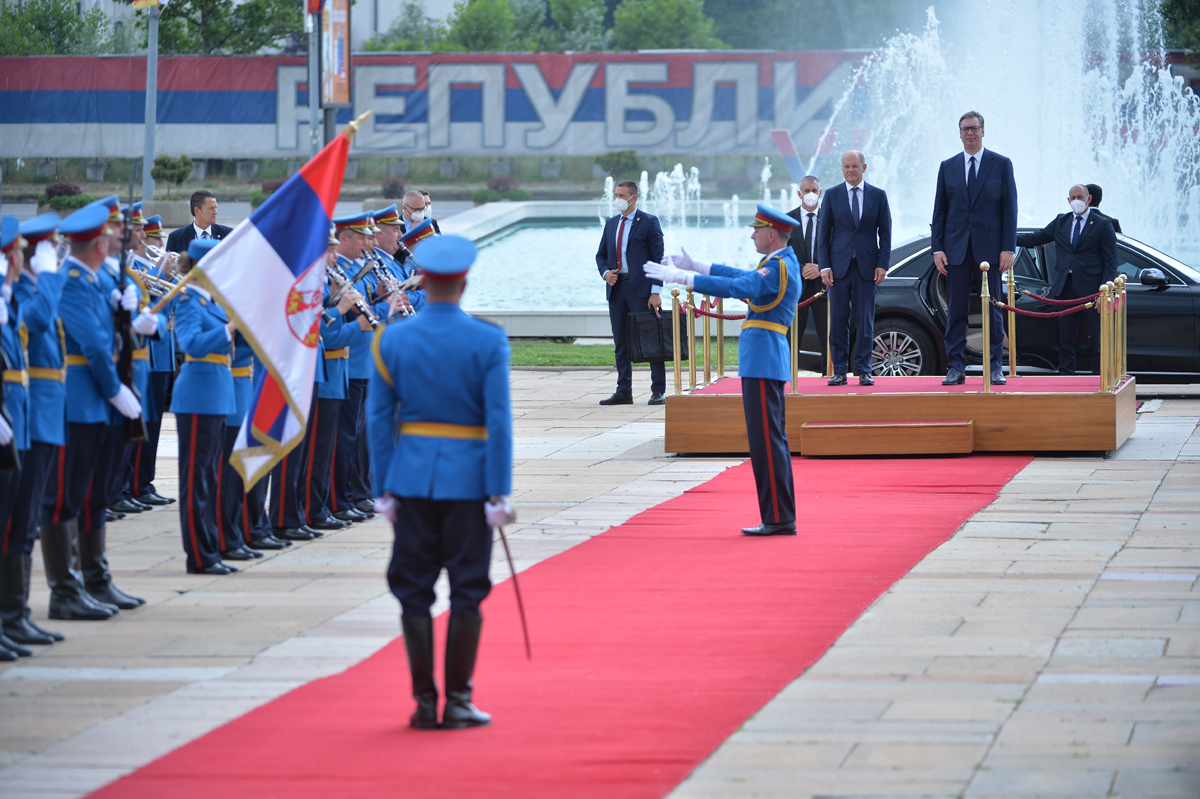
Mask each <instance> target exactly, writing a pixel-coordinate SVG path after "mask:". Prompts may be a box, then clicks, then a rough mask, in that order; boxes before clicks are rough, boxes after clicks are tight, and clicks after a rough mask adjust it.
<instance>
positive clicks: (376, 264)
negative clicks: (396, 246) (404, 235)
mask: <svg viewBox="0 0 1200 799" xmlns="http://www.w3.org/2000/svg"><path fill="white" fill-rule="evenodd" d="M400 246H401V247H403V246H404V245H403V244H401V245H400ZM405 249H407V248H405ZM363 256H364V258H365V259H366V261H367V262H368V263H370V264H371V271H372V272H373V273H374V274H375V279H376V281H378V284H379V285H380V286H383V287H385V288H386V289H387V291H386V292H385V293H384V294H381V295H378V296H379V299H380V300H381V301H382V300H386V299H387V298H388V297H390V296H392V295H393V294H395V293H397V292H399V291H400V290H401V289H400V286H399V285H397V283H396V278H395V276H394V275H392V273H391V272H389V271H388V270H387V267H386V266H384V264H383V259H382V258H380V257H379V255H378V254H377V253H375V252H374V251H369V252H364V253H363ZM402 315H403V316H411V315H412V311H409V310H408V307H407V306H405V311H404V313H403V314H402Z"/></svg>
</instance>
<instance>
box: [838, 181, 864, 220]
mask: <svg viewBox="0 0 1200 799" xmlns="http://www.w3.org/2000/svg"><path fill="white" fill-rule="evenodd" d="M858 185H859V186H860V187H862V194H861V196H860V197H859V200H860V202H862V213H863V215H864V216H865V215H866V212H867V188H866V185H865V184H863V183H859V184H858ZM842 196H843V199H842V210H843V211H844V212H845V214H846V216H847V217H848V218H849V219H850V229H851V230H854V231H857V230H858V220H857V219H855V218H854V211H853V210H851V208H850V184H848V183H843V184H842Z"/></svg>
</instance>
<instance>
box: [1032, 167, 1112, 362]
mask: <svg viewBox="0 0 1200 799" xmlns="http://www.w3.org/2000/svg"><path fill="white" fill-rule="evenodd" d="M1091 200H1092V198H1091V196H1089V194H1088V190H1087V187H1086V186H1085V185H1083V184H1079V185H1075V186H1072V187H1071V191H1070V193H1069V194H1068V195H1067V202H1068V203H1070V205H1071V212H1070V213H1066V214H1059V215H1058V216H1057V217H1055V218H1054V220H1053V221H1052V222H1051V223H1050V224H1048V225H1046V227H1044V228H1042V229H1041V230H1039V231H1037V232H1036V233H1022V234H1021V235H1019V236H1017V244H1018V245H1019V246H1021V247H1036V246H1037V245H1039V244H1048V243H1050V242H1054V253H1055V258H1054V274H1053V275H1052V276H1051V280H1050V291H1051V295H1050V296H1052V297H1055V298H1056V299H1060V300H1073V299H1076V298H1078V297H1090V296H1091V295H1093V294H1095V293H1096V292H1098V291H1099V290H1100V285H1101V284H1102V283H1107V282H1108V281H1110V280H1116V279H1117V234H1116V231H1114V230H1113V225H1112V222H1111V221H1110V220H1109V219H1108V217H1106V216H1104V215H1103V214H1101V213H1100V212H1099V211H1097V210H1096V209H1095V208H1092V207H1090V205H1089V203H1090V202H1091ZM1081 316H1082V317H1084V318H1085V319H1086V320H1087V326H1088V333H1089V334H1090V335H1091V339H1092V374H1095V375H1098V374H1100V344H1099V342H1100V314H1099V313H1097V312H1096V310H1095V309H1088V310H1086V311H1080V312H1079V313H1073V314H1071V315H1069V316H1060V317H1059V318H1058V373H1059V374H1060V375H1073V374H1075V345H1076V344H1077V343H1078V342H1079V317H1081Z"/></svg>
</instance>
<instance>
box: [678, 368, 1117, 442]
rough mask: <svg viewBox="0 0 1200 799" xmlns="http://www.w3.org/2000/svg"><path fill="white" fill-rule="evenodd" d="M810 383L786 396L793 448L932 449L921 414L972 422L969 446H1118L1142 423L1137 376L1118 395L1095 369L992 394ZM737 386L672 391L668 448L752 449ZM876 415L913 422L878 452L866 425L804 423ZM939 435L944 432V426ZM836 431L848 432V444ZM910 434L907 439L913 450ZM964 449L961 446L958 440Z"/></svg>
mask: <svg viewBox="0 0 1200 799" xmlns="http://www.w3.org/2000/svg"><path fill="white" fill-rule="evenodd" d="M805 380H807V381H813V382H812V383H811V385H806V384H805V383H800V385H799V388H800V391H801V392H804V391H805V390H806V389H814V390H813V391H812V393H799V394H790V393H789V394H788V395H787V396H786V397H785V400H784V408H785V412H786V414H787V431H788V443H789V445H790V447H791V450H792V452H796V453H800V454H803V455H809V454H813V455H863V454H896V455H904V454H912V455H916V454H930V452H931V451H930V449H929V447H930V444H929V443H928V442H926V441H923V440H922V436H921V434H920V433H919V432H918V433H917V434H916V435H913V433H914V432H916V430H917V428H913V427H911V425H913V424H917V423H921V421H922V420H935V421H936V420H954V421H962V422H967V421H969V422H971V425H970V432H971V444H970V449H969V450H966V451H975V452H980V451H982V452H1005V451H1009V452H1014V451H1015V452H1075V451H1084V450H1091V451H1096V450H1114V449H1117V448H1118V447H1120V446H1121V444H1122V443H1124V441H1125V439H1127V438H1129V436H1130V435H1131V434H1132V433H1133V429H1134V425H1135V424H1136V422H1137V403H1136V395H1137V390H1136V385H1135V381H1134V380H1133V378H1128V379H1127V380H1126V381H1125V382H1124V383H1122V384H1121V386H1120V387H1119V388H1118V389H1117V391H1116V392H1115V393H1111V394H1108V393H1103V394H1102V393H1097V391H1096V389H1097V388H1098V386H1099V378H1091V377H1089V376H1081V377H1079V378H1063V377H1045V378H1043V377H1020V378H1016V379H1013V380H1010V381H1009V385H1008V386H1007V387H1003V388H1001V389H1000V390H999V391H997V392H996V393H992V394H985V393H983V392H982V380H981V379H980V378H978V377H976V378H968V382H967V385H966V386H957V387H952V388H948V389H944V390H938V388H940V386H938V383H937V381H936V380H932V379H930V378H905V377H894V378H878V379H877V380H876V385H875V386H874V387H873V388H871V389H865V388H864V389H859V388H858V387H847V388H846V389H843V390H840V391H834V390H829V389H825V388H823V387H824V384H825V381H824V379H821V378H807V379H805ZM905 381H909V382H905ZM972 381H973V382H974V383H975V384H976V385H972ZM1093 383H1094V385H1093ZM935 386H937V388H934V387H935ZM740 388H741V385H740V381H739V380H737V379H727V380H725V381H720V382H718V383H715V384H713V385H711V386H708V387H706V388H705V389H704V390H703V391H700V392H695V393H692V394H684V395H678V396H668V397H667V405H666V451H667V452H677V453H694V454H717V453H730V454H745V453H747V452H748V451H749V450H748V446H747V443H746V422H745V417H744V415H743V412H742V397H741V394H740ZM818 389H820V390H821V391H820V393H817V390H818ZM878 422H900V423H905V424H906V425H908V427H905V426H904V425H902V426H899V427H890V428H886V435H887V436H888V437H889V438H890V442H889V445H888V446H890V447H891V448H892V449H890V450H880V451H875V452H871V451H868V450H870V449H872V447H874V448H875V449H877V450H878V449H879V446H880V445H872V444H867V445H866V449H863V446H864V445H863V440H864V438H865V437H866V436H865V435H864V431H863V430H862V429H855V428H854V427H841V428H839V427H836V426H834V427H825V428H824V429H820V428H808V427H806V425H808V424H809V423H837V424H841V425H845V424H847V423H857V424H858V425H859V427H860V428H861V425H862V423H878ZM944 423H945V422H943V424H944ZM839 430H840V431H842V432H841V433H840V434H839V432H838V431H839ZM880 432H881V433H882V432H883V431H880ZM814 434H815V438H814V437H813V435H814ZM940 434H941V435H943V438H944V437H945V435H947V431H945V430H944V429H943V430H941V431H940ZM949 435H952V434H949ZM839 436H840V437H842V438H844V440H843V441H842V442H841V443H839V441H838V439H839ZM905 440H907V441H908V442H910V443H909V445H908V446H907V447H906V446H905V445H904V444H903V442H904V441H905ZM806 442H807V446H808V447H811V448H812V449H811V452H810V451H809V449H806ZM957 446H958V447H959V449H961V443H960V444H959V445H957ZM935 451H936V452H950V451H951V450H948V449H945V448H942V449H938V450H935ZM954 451H958V450H954Z"/></svg>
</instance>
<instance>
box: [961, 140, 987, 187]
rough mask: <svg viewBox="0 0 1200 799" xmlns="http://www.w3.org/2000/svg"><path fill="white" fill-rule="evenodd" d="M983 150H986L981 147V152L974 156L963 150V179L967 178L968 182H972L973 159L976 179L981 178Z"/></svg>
mask: <svg viewBox="0 0 1200 799" xmlns="http://www.w3.org/2000/svg"><path fill="white" fill-rule="evenodd" d="M983 149H984V148H982V147H980V148H979V152H977V153H975V154H974V155H971V154H970V153H969V152H967V151H966V150H963V177H964V178H966V179H967V181H968V182H970V180H971V159H972V158H974V159H975V177H979V165H980V164H982V163H983Z"/></svg>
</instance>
